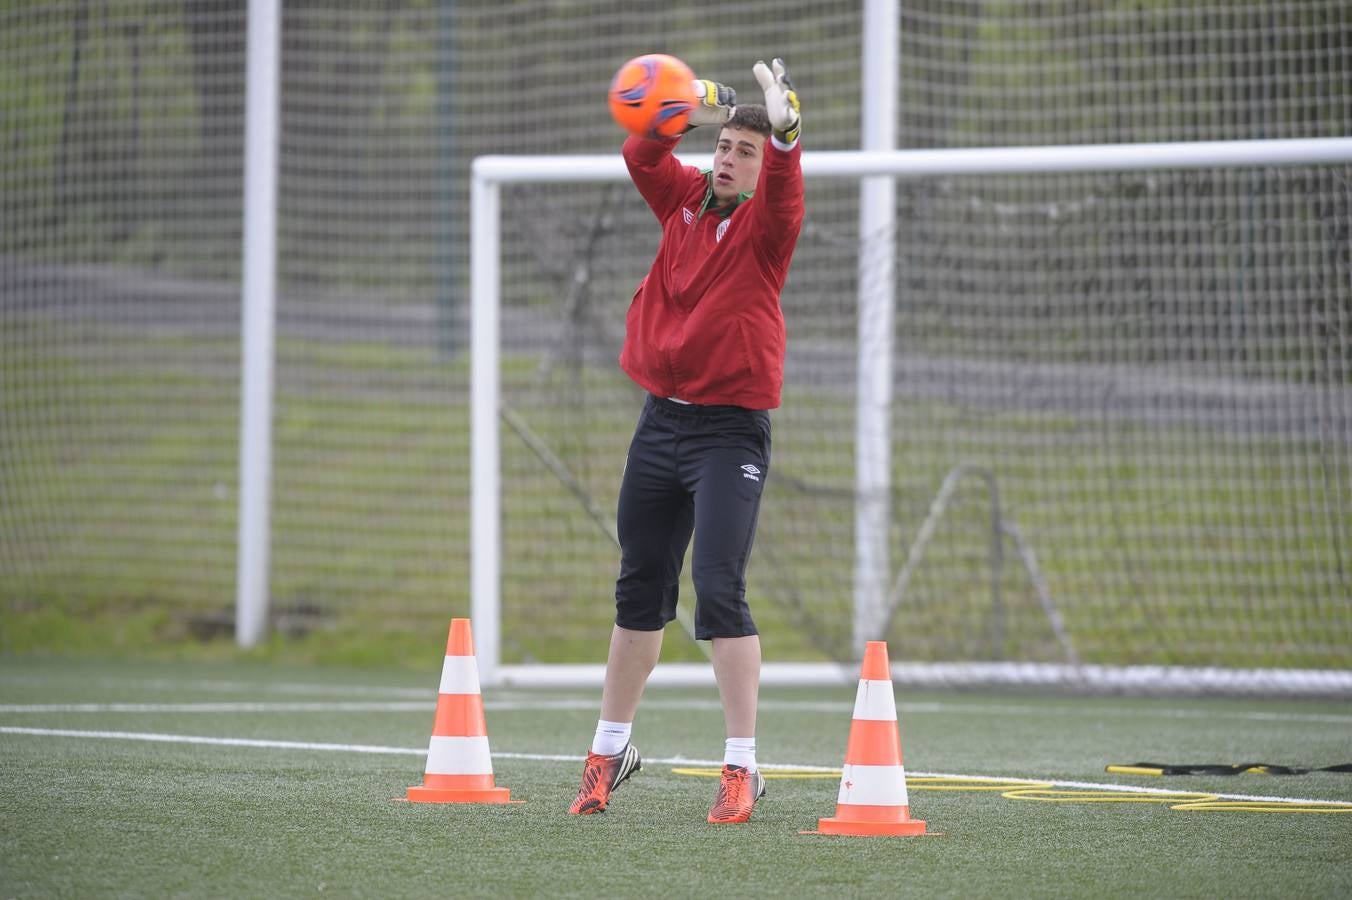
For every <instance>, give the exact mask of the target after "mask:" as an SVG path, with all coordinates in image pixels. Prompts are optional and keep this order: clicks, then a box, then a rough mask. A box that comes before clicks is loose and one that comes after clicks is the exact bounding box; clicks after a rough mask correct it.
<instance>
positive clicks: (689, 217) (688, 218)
mask: <svg viewBox="0 0 1352 900" xmlns="http://www.w3.org/2000/svg"><path fill="white" fill-rule="evenodd" d="M681 216H682V217H683V218H684V219H685V224H687V225H691V224H694V221H695V214H694V213H692V212H691V211H690V210H688V209H685V208H684V207H682V208H681Z"/></svg>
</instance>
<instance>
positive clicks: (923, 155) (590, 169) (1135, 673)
mask: <svg viewBox="0 0 1352 900" xmlns="http://www.w3.org/2000/svg"><path fill="white" fill-rule="evenodd" d="M686 162H689V163H697V162H704V163H705V164H706V165H707V161H705V160H693V159H687V160H686ZM1348 163H1352V138H1348V137H1344V138H1310V139H1292V140H1261V141H1256V140H1247V141H1207V142H1187V143H1154V144H1107V145H1088V146H1061V147H1010V148H988V149H959V150H900V151H858V152H854V151H842V152H828V151H820V152H809V153H805V154H804V155H803V157H802V165H803V173H804V176H805V177H806V178H808V179H814V178H833V177H834V178H842V177H847V178H860V177H864V176H890V177H892V178H919V177H929V176H960V175H1026V174H1037V173H1073V172H1112V171H1116V172H1125V171H1145V170H1179V169H1196V168H1208V169H1211V168H1226V167H1240V166H1254V167H1284V166H1303V165H1328V164H1348ZM626 178H627V172H626V169H625V166H624V163H623V160H622V159H621V158H620V156H619V154H618V153H615V154H610V155H604V156H496V155H495V156H481V157H478V158H477V159H475V160H474V163H473V167H472V175H471V194H470V200H471V209H470V215H471V222H470V228H471V250H470V265H471V272H470V290H471V310H470V313H471V337H470V340H471V346H470V349H471V356H472V361H471V397H470V405H471V472H472V494H471V503H472V508H471V556H472V558H471V584H470V589H471V614H472V617H473V622H474V629H475V632H476V638H477V640H476V653H477V657H478V667H479V673H480V679H481V681H482V682H483V683H484V684H486V685H503V684H518V685H595V684H598V683H599V682H600V679H601V676H602V672H603V667H601V666H599V665H590V666H586V665H583V666H567V665H505V664H504V663H503V661H502V653H501V647H502V628H501V593H500V592H501V573H502V560H501V552H502V544H501V512H502V510H501V473H500V446H499V427H500V422H499V415H500V408H501V406H500V403H501V401H500V373H499V365H500V334H499V320H500V289H501V285H500V278H501V274H500V259H499V256H500V236H499V228H500V192H501V189H502V187H503V186H504V185H510V184H522V183H544V182H552V183H563V182H614V181H622V180H624V179H626ZM860 302H861V303H864V302H869V303H876V302H890V298H887V297H884V298H882V299H881V300H879V299H878V298H877V297H876V296H875V297H874V298H872V299H870V298H868V297H866V296H865V292H863V291H861V293H860ZM864 312H865V311H864V310H862V309H861V310H860V315H861V316H863V315H864ZM892 363H893V361H892V359H891V357H890V354H886V355H878V354H874V355H873V356H869V355H868V354H867V353H866V351H865V348H863V347H862V346H861V349H860V358H859V361H858V365H859V367H860V379H859V384H860V386H861V392H860V396H858V397H856V415H857V416H858V417H859V418H860V421H861V422H862V421H864V420H866V418H867V417H869V416H875V415H879V414H882V415H884V416H885V415H886V410H885V409H883V410H881V412H880V410H879V403H878V402H877V401H876V400H875V398H872V397H869V396H866V395H865V390H864V388H865V386H866V385H867V384H869V383H870V381H873V382H874V383H877V382H878V381H879V380H881V381H882V382H885V383H890V378H891V367H892ZM866 374H869V375H875V376H880V378H875V379H871V378H867V377H865V375H866ZM864 430H865V429H863V428H862V426H861V429H860V433H863V432H864ZM875 431H876V432H878V433H880V434H882V435H884V439H886V434H887V429H886V428H881V429H875ZM867 452H869V450H868V448H864V447H856V455H857V456H859V455H862V454H864V453H867ZM883 477H886V475H885V473H884V475H883ZM885 487H886V485H874V489H880V488H885ZM883 513H884V515H885V514H886V511H885V510H884V511H883ZM877 525H878V527H880V528H882V529H883V533H884V534H885V533H886V527H887V526H886V522H885V521H884V522H881V523H877ZM868 564H869V563H868V562H867V561H861V560H858V559H857V560H856V565H857V566H858V565H868ZM855 583H856V585H860V584H870V583H872V584H876V583H877V581H876V579H873V580H870V579H868V578H862V579H861V578H858V577H857V578H856V580H855ZM883 600H884V598H882V597H879V596H860V595H859V593H858V592H857V593H856V596H855V597H854V615H855V626H856V627H855V629H854V633H855V634H856V635H860V634H868V633H871V629H872V627H873V626H874V625H876V624H877V623H878V619H879V617H880V616H881V615H883V613H884V603H883ZM598 602H604V598H598ZM856 649H862V648H856ZM892 671H893V675H894V678H896V679H897V680H898V681H905V682H909V683H912V684H916V685H930V684H933V685H949V686H952V685H965V684H966V685H970V684H994V683H1006V684H1019V685H1026V686H1042V687H1060V688H1081V689H1088V690H1094V689H1113V690H1127V691H1142V692H1145V691H1170V692H1175V693H1226V692H1245V691H1251V690H1254V689H1256V688H1257V687H1258V686H1260V685H1261V689H1262V691H1263V692H1265V693H1277V694H1280V693H1284V692H1289V693H1299V694H1310V693H1315V694H1325V695H1330V694H1333V695H1348V694H1352V672H1344V671H1327V670H1237V669H1209V668H1198V667H1191V668H1181V667H1161V666H1139V667H1104V666H1095V665H1076V664H1042V663H1039V664H1028V663H941V664H897V663H894V664H893V669H892ZM856 677H857V670H856V669H855V667H854V666H853V664H848V665H847V664H844V663H820V664H813V663H804V664H796V663H785V664H779V663H773V662H772V663H767V664H766V665H765V666H764V669H763V674H762V680H763V681H764V682H765V683H767V684H848V683H851V682H852V681H853V679H855V678H856ZM712 678H713V676H712V671H711V670H710V667H709V666H707V665H701V664H679V665H674V664H666V665H660V666H659V667H658V669H657V671H656V672H654V675H653V683H659V684H661V683H665V684H705V683H712Z"/></svg>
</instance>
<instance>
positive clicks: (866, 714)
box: [854, 680, 897, 722]
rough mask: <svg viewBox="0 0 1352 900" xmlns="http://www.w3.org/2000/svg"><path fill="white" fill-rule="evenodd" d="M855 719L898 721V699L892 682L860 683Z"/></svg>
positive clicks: (855, 705)
mask: <svg viewBox="0 0 1352 900" xmlns="http://www.w3.org/2000/svg"><path fill="white" fill-rule="evenodd" d="M854 717H855V718H856V719H873V720H877V721H882V722H895V721H896V720H897V698H896V697H895V696H894V695H893V693H892V682H890V681H862V680H861V681H860V682H859V690H858V692H857V693H855V695H854Z"/></svg>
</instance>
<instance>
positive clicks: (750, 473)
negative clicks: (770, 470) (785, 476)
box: [742, 463, 761, 481]
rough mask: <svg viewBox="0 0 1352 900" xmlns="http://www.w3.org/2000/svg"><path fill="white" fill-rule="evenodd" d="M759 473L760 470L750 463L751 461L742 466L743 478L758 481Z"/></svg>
mask: <svg viewBox="0 0 1352 900" xmlns="http://www.w3.org/2000/svg"><path fill="white" fill-rule="evenodd" d="M760 473H761V470H760V469H758V468H756V467H755V466H753V465H751V463H747V464H746V465H744V466H742V477H743V478H750V479H751V480H752V481H760Z"/></svg>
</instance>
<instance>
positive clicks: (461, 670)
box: [438, 656, 479, 694]
mask: <svg viewBox="0 0 1352 900" xmlns="http://www.w3.org/2000/svg"><path fill="white" fill-rule="evenodd" d="M438 690H439V691H440V693H443V694H477V693H479V667H478V666H477V665H475V662H474V657H472V656H448V657H446V661H445V662H444V663H442V665H441V687H440V688H439V689H438Z"/></svg>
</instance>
